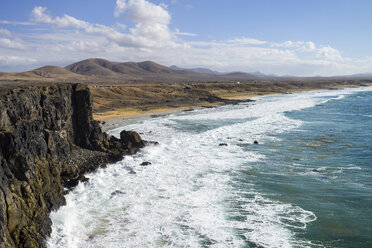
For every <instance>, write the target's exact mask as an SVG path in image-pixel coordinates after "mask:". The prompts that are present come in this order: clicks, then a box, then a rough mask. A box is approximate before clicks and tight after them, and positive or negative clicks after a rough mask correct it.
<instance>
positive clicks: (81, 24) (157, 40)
mask: <svg viewBox="0 0 372 248" xmlns="http://www.w3.org/2000/svg"><path fill="white" fill-rule="evenodd" d="M112 14H113V16H115V17H116V20H117V23H115V24H113V25H112V26H107V25H102V24H97V23H90V22H87V21H85V20H80V19H78V18H76V17H73V16H70V15H68V14H64V15H62V16H53V14H52V13H50V12H49V10H48V8H47V7H45V6H35V7H34V8H33V10H32V11H31V13H30V18H29V22H14V21H6V20H2V21H0V71H6V70H8V71H20V70H24V68H29V69H32V68H34V67H36V66H42V65H45V64H55V65H67V64H69V63H71V62H76V61H78V60H82V59H86V58H91V57H102V58H106V59H109V60H114V61H142V60H154V61H156V62H158V63H162V64H164V65H172V64H176V65H178V66H182V67H208V68H211V69H214V70H219V71H225V72H227V71H245V72H251V71H257V70H259V71H262V72H264V73H275V74H278V75H288V74H290V75H298V76H300V75H306V76H313V75H326V76H328V75H337V74H348V73H358V72H361V71H366V70H367V71H368V66H369V65H371V62H372V59H370V58H366V59H364V60H356V59H350V58H344V57H343V56H342V52H340V51H339V50H337V49H336V48H334V47H331V46H330V45H328V44H326V45H320V44H315V43H314V42H312V41H291V40H288V41H282V42H279V43H278V42H273V41H269V40H260V39H256V38H254V37H232V38H231V39H229V40H211V41H208V40H207V41H206V40H200V41H197V37H198V36H197V34H193V33H188V32H183V31H182V30H180V29H178V28H175V29H174V30H172V29H171V28H170V25H171V14H170V13H169V11H168V9H167V6H165V5H164V4H154V3H152V2H150V1H147V0H117V1H116V5H115V9H113V13H112ZM123 22H129V23H130V24H131V25H130V26H129V27H128V26H127V25H126V24H124V23H123ZM9 25H24V26H27V27H32V28H35V30H36V28H41V27H42V28H44V29H46V30H47V32H39V33H38V32H36V31H35V32H29V33H27V34H23V33H14V32H11V31H9V30H8V29H7V26H9ZM187 37H192V38H193V39H192V40H193V41H188V40H187Z"/></svg>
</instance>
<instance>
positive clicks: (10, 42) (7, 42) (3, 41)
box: [0, 38, 25, 49]
mask: <svg viewBox="0 0 372 248" xmlns="http://www.w3.org/2000/svg"><path fill="white" fill-rule="evenodd" d="M0 47H5V48H12V49H24V48H25V46H24V45H23V44H22V42H21V41H19V40H16V39H8V38H0Z"/></svg>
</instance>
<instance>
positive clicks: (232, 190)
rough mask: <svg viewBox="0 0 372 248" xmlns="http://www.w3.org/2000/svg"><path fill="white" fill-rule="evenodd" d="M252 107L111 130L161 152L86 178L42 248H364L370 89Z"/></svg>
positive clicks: (369, 216) (369, 226) (371, 143)
mask: <svg viewBox="0 0 372 248" xmlns="http://www.w3.org/2000/svg"><path fill="white" fill-rule="evenodd" d="M255 100H256V101H255V102H254V103H245V104H240V105H228V106H222V107H217V108H213V109H196V110H194V111H191V112H182V113H178V114H171V115H165V116H156V117H154V118H147V119H142V120H138V121H137V122H136V123H134V124H130V125H126V126H123V127H118V128H116V129H114V130H112V131H111V134H113V135H118V134H119V132H120V131H121V130H122V129H126V130H136V131H138V132H140V133H141V136H142V137H143V138H144V139H146V140H156V141H158V142H159V143H160V145H158V146H149V147H147V148H145V149H144V150H143V151H142V152H140V153H139V154H137V155H135V156H133V157H131V156H127V157H125V158H124V159H123V160H122V161H120V162H118V163H115V164H111V165H109V166H108V168H106V169H101V170H99V171H98V172H96V173H93V174H90V175H88V177H89V178H90V181H89V182H88V183H80V184H79V185H78V186H77V188H76V189H75V190H74V191H72V192H71V193H70V194H68V195H67V205H66V206H64V207H62V208H61V209H59V210H58V211H57V212H54V213H52V215H51V217H52V220H53V233H52V237H51V238H50V239H49V240H48V243H49V246H50V247H68V248H74V247H84V248H85V247H97V248H98V247H105V248H106V247H115V248H116V247H333V248H339V247H345V248H346V247H348V248H349V247H356V248H369V247H372V88H371V87H365V88H358V89H341V90H324V91H313V92H302V93H295V94H288V95H278V96H266V97H259V98H256V99H255ZM255 140H257V141H258V143H259V144H258V145H257V144H256V145H255V144H253V141H255ZM221 143H225V144H226V145H227V146H220V144H221ZM144 161H149V162H151V165H149V166H141V165H140V164H141V163H142V162H144ZM133 171H134V172H136V173H135V174H133Z"/></svg>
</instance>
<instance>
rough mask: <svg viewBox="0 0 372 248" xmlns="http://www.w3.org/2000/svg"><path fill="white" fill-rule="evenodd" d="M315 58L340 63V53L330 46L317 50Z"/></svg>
mask: <svg viewBox="0 0 372 248" xmlns="http://www.w3.org/2000/svg"><path fill="white" fill-rule="evenodd" d="M317 56H318V57H320V58H325V59H329V60H338V61H342V60H343V59H342V57H341V53H340V52H339V51H338V50H337V49H334V48H332V47H330V46H324V47H321V48H319V49H318V51H317Z"/></svg>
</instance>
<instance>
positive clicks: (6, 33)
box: [0, 28, 12, 36]
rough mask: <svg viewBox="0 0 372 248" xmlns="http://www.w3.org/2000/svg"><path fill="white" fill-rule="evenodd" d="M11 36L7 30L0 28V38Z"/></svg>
mask: <svg viewBox="0 0 372 248" xmlns="http://www.w3.org/2000/svg"><path fill="white" fill-rule="evenodd" d="M11 35H12V34H11V33H10V31H9V30H8V29H5V28H0V36H11Z"/></svg>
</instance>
